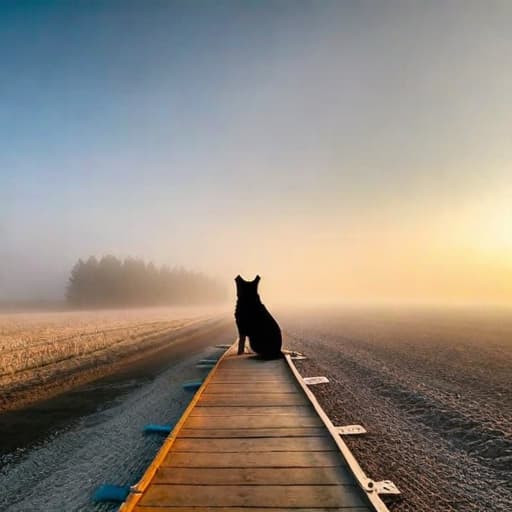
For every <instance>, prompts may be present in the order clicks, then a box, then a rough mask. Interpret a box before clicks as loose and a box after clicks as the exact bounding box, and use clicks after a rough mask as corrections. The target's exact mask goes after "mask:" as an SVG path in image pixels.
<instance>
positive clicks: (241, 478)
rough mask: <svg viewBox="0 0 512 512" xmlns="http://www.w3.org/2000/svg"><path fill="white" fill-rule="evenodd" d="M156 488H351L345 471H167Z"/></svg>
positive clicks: (160, 474) (351, 481)
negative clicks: (279, 486) (341, 486)
mask: <svg viewBox="0 0 512 512" xmlns="http://www.w3.org/2000/svg"><path fill="white" fill-rule="evenodd" d="M153 483H155V484H188V485H342V484H350V485H352V484H354V479H353V477H352V475H351V474H350V473H349V470H348V468H345V467H332V468H169V467H162V468H160V469H159V470H158V472H157V474H156V476H155V479H154V480H153Z"/></svg>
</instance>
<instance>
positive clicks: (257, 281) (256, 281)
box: [253, 275, 261, 284]
mask: <svg viewBox="0 0 512 512" xmlns="http://www.w3.org/2000/svg"><path fill="white" fill-rule="evenodd" d="M260 279H261V277H260V276H259V275H257V276H256V277H255V278H254V281H253V283H256V284H258V283H259V282H260Z"/></svg>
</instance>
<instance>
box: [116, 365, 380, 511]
mask: <svg viewBox="0 0 512 512" xmlns="http://www.w3.org/2000/svg"><path fill="white" fill-rule="evenodd" d="M166 443H169V444H170V447H169V448H168V450H167V451H165V453H163V454H159V457H157V459H156V461H157V462H158V464H157V465H156V466H155V465H154V467H153V469H152V471H150V470H148V473H149V477H148V476H146V477H145V479H143V480H142V481H141V482H144V484H143V485H141V488H140V490H141V493H140V494H137V495H132V496H131V497H130V499H129V500H128V502H127V503H126V504H125V505H124V506H123V508H122V510H123V512H125V511H126V512H131V511H138V512H165V511H179V512H189V511H190V512H192V511H194V512H206V511H212V510H215V512H242V511H243V512H247V511H250V512H255V511H259V510H261V511H263V510H264V511H265V512H286V511H291V510H293V511H294V512H305V511H306V510H308V511H316V512H321V511H323V510H325V511H327V510H329V511H330V512H336V511H338V512H341V511H345V512H349V511H350V512H363V511H370V510H374V509H373V507H371V505H369V502H368V501H367V499H366V494H365V492H364V491H363V490H362V489H361V488H360V487H359V486H358V485H357V484H356V482H355V480H354V477H353V475H352V473H351V471H350V470H349V468H348V466H347V464H346V462H345V459H344V458H343V456H342V455H341V453H340V451H339V449H338V447H337V445H336V443H335V442H334V440H333V438H332V436H331V434H330V433H329V431H328V429H327V428H326V426H325V424H324V423H323V421H322V420H321V419H320V418H319V416H318V414H317V413H316V411H315V409H314V408H313V407H312V405H311V402H310V401H309V399H308V397H307V396H306V395H305V393H304V391H303V390H302V388H301V387H300V386H299V385H298V384H297V381H296V380H295V377H294V376H293V374H292V372H291V371H290V369H289V368H288V365H287V363H286V361H285V360H276V361H263V360H259V359H257V358H255V357H251V356H248V355H246V356H241V357H239V356H228V357H225V358H224V359H223V360H222V362H221V363H220V365H219V366H218V367H217V368H216V369H215V371H214V373H213V374H212V375H211V376H210V378H209V381H208V383H207V385H206V386H205V388H204V389H203V390H202V391H201V392H200V394H199V395H198V398H197V399H196V402H195V403H194V404H193V408H192V409H191V410H190V411H188V413H187V414H186V416H185V419H184V420H183V424H182V425H180V428H179V430H177V432H175V433H174V437H173V435H171V436H170V438H169V439H168V441H166Z"/></svg>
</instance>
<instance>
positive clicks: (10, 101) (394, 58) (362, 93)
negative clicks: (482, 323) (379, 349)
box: [0, 1, 512, 300]
mask: <svg viewBox="0 0 512 512" xmlns="http://www.w3.org/2000/svg"><path fill="white" fill-rule="evenodd" d="M510 26H512V8H511V5H510V3H508V2H497V1H495V2H485V3H482V2H469V1H464V2H463V1H452V2H448V3H446V2H440V1H437V2H434V1H430V2H418V3H416V2H407V1H400V2H399V1H391V2H376V1H373V2H348V1H347V2H343V1H338V2H327V1H326V2H306V1H296V2H286V1H279V2H265V1H262V2H256V1H246V2H214V1H208V2H207V1H204V2H200V1H195V2H185V1H183V2H172V1H168V2H156V1H139V2H126V1H124V2H116V1H110V2H105V1H89V2H85V1H77V2H44V1H39V2H3V3H2V4H1V5H0V62H1V63H2V64H1V69H0V73H1V77H0V237H1V238H0V257H1V260H2V267H1V268H0V298H12V297H26V296H33V295H37V296H46V295H51V296H59V294H61V293H62V289H63V283H65V280H66V277H67V274H68V271H69V268H70V267H71V265H72V264H73V263H74V261H75V260H76V259H77V258H79V257H84V256H85V257H87V256H88V255H90V254H96V255H101V254H105V253H114V254H116V255H119V256H128V255H133V256H141V257H144V258H146V259H152V260H154V261H156V262H157V263H170V264H184V265H185V266H189V267H191V268H196V269H198V270H204V271H207V272H210V273H213V274H215V275H219V276H222V277H223V278H224V277H225V278H226V279H228V278H229V279H230V278H231V275H232V274H233V275H236V274H237V273H239V272H242V273H243V272H245V273H246V274H247V277H250V276H251V275H252V274H255V273H257V272H259V273H260V274H262V275H264V277H266V279H267V283H274V285H272V284H271V285H270V287H269V290H270V292H272V293H275V295H276V296H277V295H278V291H279V290H285V289H286V290H289V293H290V294H291V295H292V296H296V295H297V294H300V293H311V294H312V295H315V296H318V297H320V296H324V295H325V296H328V297H331V298H336V297H351V296H354V297H359V296H362V297H408V296H414V297H427V298H432V297H434V298H437V297H441V298H443V297H452V296H453V297H457V289H461V286H462V283H464V285H465V287H464V286H462V288H463V289H464V292H463V293H462V294H461V295H462V296H463V297H475V298H478V296H479V294H484V295H485V296H486V297H487V296H489V297H490V298H493V299H500V300H501V299H503V297H505V298H506V297H508V296H509V295H510V298H511V299H512V289H511V288H510V287H508V288H506V289H505V290H504V289H503V288H500V287H499V286H498V284H496V286H495V287H494V288H493V287H492V286H491V290H490V291H489V289H488V288H489V287H488V286H487V287H485V286H483V285H482V283H488V282H489V279H490V278H491V276H490V274H488V273H489V272H490V270H489V269H490V268H491V267H492V268H494V269H495V271H497V270H496V269H498V270H499V272H501V274H500V275H502V276H503V272H505V273H506V275H507V276H508V275H510V276H512V259H510V257H511V252H510V249H511V247H510V246H512V243H511V244H510V246H509V244H508V242H507V240H508V233H509V231H508V229H505V234H503V229H502V227H503V226H502V225H501V224H500V219H502V222H503V223H504V224H506V225H507V226H508V225H509V224H508V223H509V221H510V222H512V216H511V215H510V210H509V209H508V208H507V204H508V200H509V199H510V194H509V190H510V187H511V185H512V178H511V176H512V171H511V162H512V150H511V147H512V144H511V142H512V141H511V140H510V138H511V135H510V134H511V131H510V126H512V124H511V121H512V102H510V91H511V90H512V74H511V71H510V69H512V66H511V64H512V62H511V59H512V41H511V37H512V36H511V31H510ZM454 219H455V220H454ZM482 219H483V221H482ZM491 224H492V226H491ZM496 224H497V226H496ZM469 226H472V229H469ZM490 231H492V232H496V231H497V232H499V237H498V238H499V240H498V241H497V239H496V237H495V238H489V237H487V238H486V233H489V232H490ZM496 236H498V235H496ZM511 240H512V238H511ZM389 247H393V248H394V249H393V251H387V250H385V249H387V248H389ZM397 248H398V249H397ZM468 251H469V252H470V253H471V254H473V259H472V260H471V261H465V263H464V262H463V264H462V270H460V268H461V257H460V255H461V254H467V253H468ZM504 251H505V252H504ZM381 252H382V253H388V252H389V255H388V256H386V257H382V256H381V257H379V258H374V257H373V256H375V254H380V253H381ZM426 253H429V254H430V256H429V258H428V261H426V260H421V261H419V260H418V254H420V255H424V254H426ZM440 262H442V263H443V269H442V272H440V271H439V265H440ZM487 266H488V267H489V269H488V268H487ZM483 267H485V268H486V270H485V271H482V270H481V269H482V268H483ZM404 268H408V269H409V272H410V274H407V273H406V274H404V273H403V272H404ZM475 269H480V274H479V276H480V277H479V280H478V279H477V280H476V281H475V280H474V279H473V281H471V279H469V277H468V276H471V275H472V274H474V272H475ZM457 272H459V274H460V275H459V274H457ZM433 273H436V275H437V276H440V275H441V276H442V277H438V278H437V280H434V283H432V275H433ZM454 273H455V275H456V276H458V278H457V279H455V278H453V275H454ZM412 275H414V276H415V277H414V278H413V279H412V280H413V281H414V282H413V284H412V285H411V287H409V288H408V287H406V286H403V285H401V286H399V287H397V286H396V283H397V282H398V281H400V282H403V281H404V280H405V281H407V280H408V279H409V282H410V280H411V276H412ZM493 275H494V274H493ZM368 276H371V279H370V278H369V277H368ZM418 276H419V277H418ZM447 276H448V277H449V278H448V277H447ZM415 279H416V281H415ZM468 279H469V282H468ZM301 280H302V282H303V283H302V285H300V284H298V283H299V282H300V281H301ZM326 280H328V281H329V284H328V285H326V284H325V282H326ZM495 280H496V283H498V279H497V278H496V279H495ZM491 281H492V279H491ZM492 282H494V281H492ZM484 292H485V293H484ZM284 295H286V294H284ZM482 296H483V295H482Z"/></svg>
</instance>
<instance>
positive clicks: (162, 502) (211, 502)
mask: <svg viewBox="0 0 512 512" xmlns="http://www.w3.org/2000/svg"><path fill="white" fill-rule="evenodd" d="M140 504H141V505H146V506H147V505H150V506H174V507H183V506H188V507H279V506H283V505H285V506H286V507H290V508H295V507H303V508H311V507H357V506H364V505H365V503H364V502H363V501H362V499H361V497H360V495H359V490H358V489H357V488H356V487H354V486H350V485H341V486H340V485H276V486H272V487H271V488H269V487H259V486H249V485H239V486H222V485H167V484H160V485H152V486H151V487H149V489H148V490H147V491H146V493H145V494H144V496H143V497H142V499H141V500H140Z"/></svg>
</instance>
